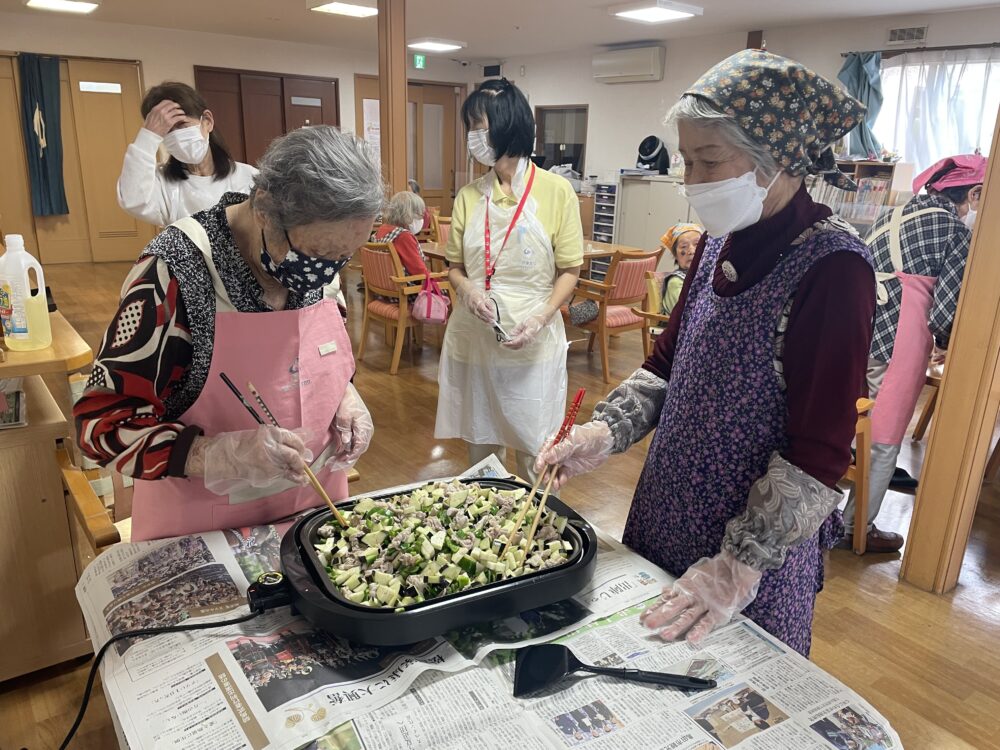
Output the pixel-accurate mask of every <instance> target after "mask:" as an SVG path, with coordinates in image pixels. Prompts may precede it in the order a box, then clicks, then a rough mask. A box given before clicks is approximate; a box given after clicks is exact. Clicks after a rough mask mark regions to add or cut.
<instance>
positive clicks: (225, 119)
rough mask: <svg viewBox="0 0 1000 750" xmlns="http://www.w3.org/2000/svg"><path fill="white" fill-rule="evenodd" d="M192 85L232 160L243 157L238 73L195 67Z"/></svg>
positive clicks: (244, 158)
mask: <svg viewBox="0 0 1000 750" xmlns="http://www.w3.org/2000/svg"><path fill="white" fill-rule="evenodd" d="M194 87H195V88H196V89H197V90H198V93H200V94H201V95H202V96H203V97H204V98H205V102H206V103H207V104H208V108H209V110H211V112H212V116H213V118H214V119H215V130H216V131H217V132H218V134H219V135H220V136H222V140H223V141H224V142H225V144H226V148H228V149H229V154H230V155H231V156H232V157H233V158H234V159H235V160H236V161H242V162H245V161H246V160H247V150H246V143H245V142H244V139H243V98H242V95H241V94H240V76H239V74H238V73H235V72H231V71H225V70H211V69H206V68H199V67H195V69H194Z"/></svg>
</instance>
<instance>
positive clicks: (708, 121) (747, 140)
mask: <svg viewBox="0 0 1000 750" xmlns="http://www.w3.org/2000/svg"><path fill="white" fill-rule="evenodd" d="M679 120H685V121H687V122H691V123H692V124H693V125H695V126H697V127H703V128H716V129H718V131H719V132H720V133H721V134H722V136H723V137H724V138H725V139H726V140H727V141H729V142H730V143H731V144H733V145H734V146H736V147H737V148H738V149H740V150H741V151H743V152H745V153H746V155H747V156H748V157H750V161H752V162H753V164H754V166H755V167H757V168H758V169H760V170H761V171H762V172H763V173H764V174H765V175H767V176H768V177H774V175H776V174H777V173H778V172H779V171H781V165H780V164H778V162H777V160H776V159H775V158H774V157H773V156H772V155H771V150H770V149H769V148H768V147H767V146H765V145H764V144H763V143H758V142H757V141H755V140H754V139H753V138H751V137H750V136H749V135H747V134H746V131H745V130H743V128H741V127H740V126H739V123H737V122H736V118H734V117H733V116H732V115H729V114H726V113H725V112H723V111H722V110H720V109H718V108H717V107H716V106H715V105H714V104H712V103H711V102H709V101H708V100H707V99H703V98H702V97H700V96H695V95H694V94H685V95H684V96H682V97H681V99H680V101H679V102H677V104H675V105H674V106H673V107H672V108H671V109H670V112H668V113H667V118H666V121H665V124H666V125H668V126H669V125H675V124H676V123H677V122H678V121H679Z"/></svg>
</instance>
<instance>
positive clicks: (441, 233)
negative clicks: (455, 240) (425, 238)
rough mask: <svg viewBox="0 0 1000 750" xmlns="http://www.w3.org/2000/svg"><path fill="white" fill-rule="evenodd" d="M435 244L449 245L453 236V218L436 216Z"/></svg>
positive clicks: (434, 217)
mask: <svg viewBox="0 0 1000 750" xmlns="http://www.w3.org/2000/svg"><path fill="white" fill-rule="evenodd" d="M432 218H433V219H434V242H437V243H438V244H439V245H447V244H448V238H449V237H450V236H451V217H450V216H441V215H439V214H434V215H433V217H432Z"/></svg>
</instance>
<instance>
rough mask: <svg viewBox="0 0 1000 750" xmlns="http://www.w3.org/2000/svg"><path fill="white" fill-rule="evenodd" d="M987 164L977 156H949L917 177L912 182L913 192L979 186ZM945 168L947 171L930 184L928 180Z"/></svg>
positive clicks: (983, 157)
mask: <svg viewBox="0 0 1000 750" xmlns="http://www.w3.org/2000/svg"><path fill="white" fill-rule="evenodd" d="M987 163H988V162H987V159H986V157H985V156H981V155H979V154H960V155H959V156H949V157H947V158H945V159H942V160H941V161H939V162H938V163H937V164H935V165H934V166H932V167H929V168H928V169H925V170H924V171H923V172H921V173H920V174H919V175H917V178H916V179H915V180H914V181H913V192H914V193H919V192H920V188H922V187H930V188H934V189H935V190H944V189H945V188H950V187H967V186H970V185H979V184H981V183H982V182H983V180H985V179H986V164H987ZM945 168H948V171H947V172H945V174H944V175H943V176H941V177H939V178H938V179H937V180H936V181H935V182H933V183H931V182H930V179H931V178H932V177H933V176H934V175H936V174H937V173H938V172H940V171H941V170H942V169H945Z"/></svg>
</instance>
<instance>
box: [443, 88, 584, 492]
mask: <svg viewBox="0 0 1000 750" xmlns="http://www.w3.org/2000/svg"><path fill="white" fill-rule="evenodd" d="M462 119H463V120H464V121H465V127H466V129H467V130H468V144H469V152H470V153H471V154H472V156H473V158H474V159H476V161H478V162H479V163H480V164H483V165H484V166H487V167H491V169H490V171H489V172H487V173H486V174H485V175H484V176H483V177H481V178H480V179H478V180H476V181H475V182H473V183H471V184H469V185H466V186H465V187H464V188H462V190H461V191H459V194H458V197H457V198H456V200H455V206H454V209H453V211H452V220H451V236H450V238H449V240H448V248H447V251H446V256H447V258H448V263H449V266H450V271H449V274H448V278H449V280H450V281H451V283H452V286H453V287H454V289H455V291H456V294H457V297H458V299H459V300H460V302H461V304H458V305H456V307H455V311H454V313H453V314H452V317H451V320H450V321H449V322H448V329H447V331H446V333H445V337H444V346H443V349H442V352H441V367H440V370H439V374H438V384H439V386H440V391H439V395H438V410H437V425H436V428H435V431H434V436H435V437H437V438H454V437H459V438H462V439H463V440H465V441H466V442H467V443H468V444H469V458H470V460H471V461H472V462H476V461H479V460H481V459H482V458H484V457H486V456H487V455H489V454H490V453H497V454H498V455H499V456H500V457H501V458H503V457H504V453H505V449H506V448H513V449H514V451H515V452H516V455H517V468H518V473H519V474H520V475H521V476H522V477H526V478H533V476H534V469H533V466H532V464H533V463H534V458H533V457H534V456H535V455H536V454H537V453H538V451H539V450H541V447H542V442H543V441H544V439H545V437H546V436H547V435H549V434H550V433H552V432H553V431H554V430H555V429H556V428H558V427H559V424H560V422H561V420H562V415H563V411H564V408H565V403H566V348H567V342H566V331H565V329H564V328H563V322H562V317H561V316H560V315H558V310H559V306H560V305H562V304H563V303H564V302H565V301H566V300H567V299H569V297H570V295H571V294H572V293H573V289H574V288H575V286H576V280H577V278H578V277H579V275H580V267H581V266H582V265H583V227H582V225H581V223H580V204H579V201H578V200H577V197H576V193H574V192H573V188H572V187H571V186H570V184H569V182H568V181H567V180H566V179H565V178H563V177H560V176H558V175H554V174H552V173H551V172H546V171H544V170H542V169H538V168H537V167H535V165H534V164H532V162H531V160H530V159H529V158H528V157H529V156H530V155H531V152H532V149H533V147H534V141H535V122H534V118H533V117H532V114H531V107H530V106H529V105H528V100H527V99H526V98H525V97H524V94H523V93H522V92H521V91H520V90H519V89H518V88H517V87H516V86H515V85H514V84H512V83H510V81H507V80H506V79H503V80H491V81H486V82H484V83H483V84H481V85H480V86H479V88H478V89H477V90H476V91H475V92H473V93H472V94H471V95H470V96H469V98H468V99H466V100H465V104H464V105H463V106H462Z"/></svg>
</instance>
